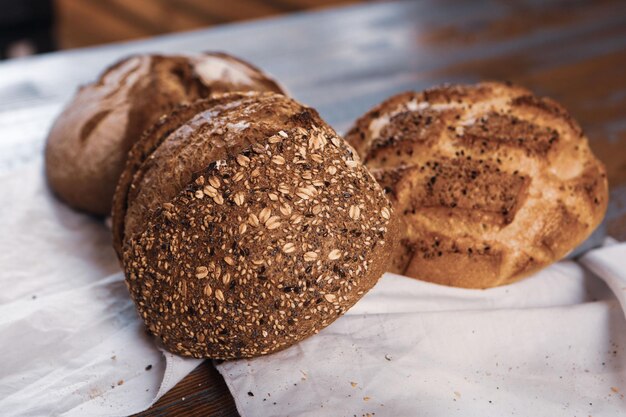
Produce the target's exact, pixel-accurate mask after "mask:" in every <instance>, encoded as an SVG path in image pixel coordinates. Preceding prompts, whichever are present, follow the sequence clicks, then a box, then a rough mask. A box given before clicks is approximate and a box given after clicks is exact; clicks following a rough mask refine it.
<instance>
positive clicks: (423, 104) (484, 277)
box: [346, 83, 608, 288]
mask: <svg viewBox="0 0 626 417" xmlns="http://www.w3.org/2000/svg"><path fill="white" fill-rule="evenodd" d="M346 139H347V140H348V141H349V142H350V143H351V144H352V145H353V146H354V147H355V148H356V149H357V151H358V152H359V154H360V155H361V156H362V158H363V160H364V163H365V164H366V166H368V167H369V168H370V169H371V171H372V173H373V174H374V176H375V177H376V178H377V180H378V181H379V182H380V184H381V185H382V186H383V187H384V189H385V190H386V192H387V195H388V197H389V198H390V199H391V200H392V203H393V205H394V207H395V208H396V212H397V213H398V215H399V216H401V218H402V221H403V223H404V227H403V234H402V238H401V245H400V246H399V247H398V249H397V252H396V253H395V256H394V268H393V270H394V271H395V272H398V273H403V274H405V275H409V276H412V277H415V278H419V279H422V280H426V281H432V282H435V283H439V284H445V285H454V286H460V287H469V288H487V287H492V286H497V285H502V284H507V283H510V282H513V281H515V280H517V279H519V278H521V277H524V276H526V275H528V274H530V273H532V272H534V271H537V270H538V269H540V268H542V267H544V266H546V265H548V264H550V263H552V262H554V261H556V260H558V259H560V258H562V257H563V256H564V255H566V254H567V253H568V252H569V251H570V250H572V249H573V248H574V247H575V246H577V245H578V244H579V243H580V242H582V241H583V240H584V239H585V238H586V237H587V236H589V234H590V233H591V232H592V231H593V230H594V229H595V228H596V226H598V224H599V223H600V222H601V220H602V218H603V216H604V212H605V210H606V207H607V201H608V189H607V178H606V173H605V169H604V167H603V165H602V164H601V163H600V162H599V161H598V160H597V159H596V158H595V157H594V156H593V154H592V153H591V150H590V149H589V146H588V144H587V139H586V138H585V136H584V134H583V132H582V130H581V128H580V127H579V125H578V124H577V123H576V122H575V121H574V120H573V119H572V117H571V116H570V115H569V114H568V113H567V111H566V110H565V109H564V108H563V107H561V106H560V105H559V104H557V103H556V102H554V101H553V100H551V99H548V98H539V97H536V96H534V95H532V94H531V93H530V92H529V91H528V90H526V89H524V88H521V87H517V86H512V85H509V84H501V83H481V84H478V85H474V86H442V87H437V88H433V89H430V90H426V91H424V92H421V93H414V92H407V93H404V94H399V95H397V96H394V97H391V98H390V99H388V100H386V101H385V102H383V103H382V104H380V105H378V106H376V107H375V108H374V109H372V110H371V111H369V112H368V113H367V114H365V115H364V116H363V117H361V118H360V119H359V120H358V121H357V122H356V124H355V126H354V127H353V128H352V129H351V130H350V132H349V133H348V135H347V137H346Z"/></svg>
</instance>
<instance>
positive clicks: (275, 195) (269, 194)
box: [267, 193, 278, 201]
mask: <svg viewBox="0 0 626 417" xmlns="http://www.w3.org/2000/svg"><path fill="white" fill-rule="evenodd" d="M267 196H268V197H269V199H270V200H272V201H278V195H277V194H274V193H268V194H267Z"/></svg>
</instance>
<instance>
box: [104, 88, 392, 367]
mask: <svg viewBox="0 0 626 417" xmlns="http://www.w3.org/2000/svg"><path fill="white" fill-rule="evenodd" d="M230 96H231V97H229V98H227V99H225V100H226V101H228V103H230V106H228V105H223V106H220V105H217V106H216V105H213V104H208V103H205V104H206V105H207V106H209V107H210V108H211V109H212V111H213V112H214V114H213V115H212V117H211V118H208V119H205V122H204V123H203V124H195V123H194V122H192V121H191V120H193V119H191V120H188V121H187V122H185V123H183V124H182V125H181V126H179V127H178V128H177V130H178V129H181V128H183V129H187V128H188V129H190V131H189V134H188V135H187V136H186V138H184V139H182V140H183V142H185V140H186V141H187V142H185V143H186V145H185V146H184V149H192V148H197V147H200V148H202V149H207V152H208V153H209V154H211V155H213V156H214V158H213V159H212V160H211V161H209V162H207V160H205V159H202V158H198V159H196V160H194V162H193V163H195V162H196V161H201V162H202V163H206V165H205V166H204V167H203V168H202V169H199V170H196V171H194V172H193V173H192V177H191V178H190V179H189V181H188V182H187V183H186V184H185V185H184V186H182V187H181V188H179V189H178V190H177V192H176V194H175V195H173V196H172V197H171V198H168V197H166V196H165V195H163V194H159V195H157V194H153V193H149V192H148V189H149V188H151V187H154V188H161V187H160V185H159V183H157V182H155V181H147V182H146V181H145V178H146V177H145V176H144V177H143V180H142V181H139V182H138V183H137V184H138V187H139V188H141V189H142V191H140V193H147V194H146V195H151V196H153V197H154V196H156V197H155V199H156V200H158V201H159V202H158V203H156V204H154V205H152V206H151V207H152V210H151V211H150V214H149V215H148V216H147V218H144V219H143V220H142V221H141V224H142V227H140V228H139V229H138V230H136V231H129V232H127V233H125V234H124V236H123V240H124V246H123V261H124V262H123V263H124V269H125V272H126V277H127V284H128V287H129V289H130V292H131V295H132V297H133V300H134V301H135V303H136V305H137V308H138V310H139V313H140V315H141V316H142V318H143V319H144V321H145V322H146V325H147V327H148V328H149V329H150V331H151V332H152V333H154V334H155V335H157V336H159V337H160V338H161V339H162V340H163V343H164V345H165V346H166V347H167V348H168V349H169V350H171V351H172V352H175V353H178V354H181V355H185V356H194V357H210V358H219V359H233V358H243V357H252V356H258V355H265V354H269V353H272V352H275V351H277V350H281V349H284V348H286V347H288V346H290V345H292V344H294V343H296V342H297V341H299V340H302V339H304V338H306V337H308V336H310V335H312V334H314V333H317V332H318V331H319V330H321V329H322V328H324V327H325V326H327V325H328V324H330V323H331V322H333V321H334V320H335V319H336V318H337V317H339V316H340V315H341V314H342V313H343V312H345V311H346V310H347V309H348V308H350V307H351V306H352V305H353V304H354V303H355V302H356V301H357V300H358V299H359V298H360V297H361V296H362V295H363V294H364V293H365V292H366V291H368V290H369V289H370V288H371V287H372V286H373V285H374V284H375V283H376V282H377V280H378V279H379V277H380V276H381V275H382V273H383V272H384V271H385V266H386V260H387V259H388V254H389V251H390V246H391V245H392V243H393V242H394V241H396V239H395V236H393V234H394V233H396V225H395V224H394V223H392V220H391V214H392V212H391V205H390V203H389V201H388V200H387V199H386V198H385V196H384V193H383V191H382V189H381V188H380V186H379V185H378V184H377V183H376V181H375V180H374V178H372V176H371V174H370V173H369V172H368V170H367V169H366V168H365V167H364V166H363V165H362V164H361V163H360V162H359V160H358V156H357V155H356V153H355V151H354V150H353V149H352V148H351V147H350V146H349V145H348V144H347V142H345V141H344V140H343V139H341V138H339V137H338V136H337V135H336V133H335V132H334V131H333V130H332V128H330V127H329V126H328V125H326V124H325V123H324V122H323V121H322V120H321V119H320V118H319V116H318V115H317V113H316V112H315V111H314V110H312V109H309V108H306V107H304V106H302V105H300V104H298V103H296V102H295V101H293V100H290V99H287V98H285V97H284V96H279V95H275V94H260V93H257V94H252V93H251V94H249V95H241V94H233V95H230ZM251 97H253V98H254V100H249V99H250V98H251ZM241 115H244V117H246V118H247V127H246V129H244V130H241V131H238V132H237V135H244V136H245V135H249V136H247V137H246V138H245V139H235V138H234V137H233V138H232V139H228V138H227V137H225V136H224V132H223V133H222V136H221V137H219V136H214V135H213V132H215V129H216V128H218V127H219V126H223V123H225V122H230V123H237V122H241V120H240V119H239V117H241ZM174 124H176V123H174ZM162 125H163V126H165V125H167V122H163V123H162ZM157 130H159V129H158V128H157ZM167 130H169V129H166V131H167ZM148 136H149V135H148ZM148 136H146V137H148ZM156 136H158V135H156ZM144 140H146V138H144ZM148 140H149V139H148ZM218 140H219V141H221V142H222V143H226V144H228V146H222V147H220V149H224V150H225V151H224V152H221V153H213V151H212V149H213V148H212V146H214V145H215V141H218ZM151 141H154V142H157V141H156V140H154V139H152V140H151ZM179 141H181V138H180V137H177V135H176V131H172V132H171V133H170V134H169V135H167V134H166V137H165V139H162V140H160V144H159V146H156V147H155V146H146V148H153V150H152V152H151V153H150V154H149V155H144V157H143V159H144V160H145V161H148V160H152V156H153V155H156V154H157V153H158V152H159V149H162V150H163V149H165V148H163V147H164V146H167V145H168V144H169V145H172V144H173V143H174V142H176V143H178V142H179ZM154 142H153V143H154ZM232 144H245V145H244V146H237V145H232ZM138 146H139V145H138ZM184 149H183V148H178V151H181V150H182V151H183V153H184ZM179 154H180V153H172V152H163V153H162V156H160V157H158V158H157V157H156V156H155V159H161V161H160V162H159V163H158V164H156V165H154V166H152V167H151V168H150V169H151V170H155V172H157V171H159V174H160V176H161V177H162V178H169V177H170V176H171V170H172V165H171V164H172V163H174V162H175V161H176V160H177V159H178V155H179ZM132 163H133V162H131V161H129V164H132ZM136 165H139V166H140V167H141V165H142V164H136ZM136 165H135V166H136ZM129 166H130V165H127V169H128V168H129ZM140 171H141V168H140V169H138V170H137V171H136V172H140ZM177 188H178V185H175V186H174V187H173V188H172V190H175V189H177ZM117 193H123V190H122V189H121V188H118V190H117ZM167 195H168V196H169V194H167ZM114 214H115V216H117V215H119V213H117V212H114ZM136 215H137V214H133V212H131V211H130V210H127V211H126V212H125V216H126V220H127V221H128V218H129V217H131V216H136Z"/></svg>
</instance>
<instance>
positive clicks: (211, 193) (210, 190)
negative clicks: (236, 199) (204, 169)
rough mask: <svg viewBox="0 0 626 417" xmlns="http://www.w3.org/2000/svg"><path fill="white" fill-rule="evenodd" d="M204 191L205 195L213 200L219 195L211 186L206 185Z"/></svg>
mask: <svg viewBox="0 0 626 417" xmlns="http://www.w3.org/2000/svg"><path fill="white" fill-rule="evenodd" d="M203 190H204V194H206V195H208V196H209V197H211V198H215V196H216V195H217V190H216V189H215V187H213V186H211V185H205V186H204V188H203Z"/></svg>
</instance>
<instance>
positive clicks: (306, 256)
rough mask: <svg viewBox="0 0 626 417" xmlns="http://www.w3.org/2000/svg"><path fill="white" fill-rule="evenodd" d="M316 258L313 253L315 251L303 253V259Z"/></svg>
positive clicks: (315, 254)
mask: <svg viewBox="0 0 626 417" xmlns="http://www.w3.org/2000/svg"><path fill="white" fill-rule="evenodd" d="M316 259H317V253H315V252H306V253H305V254H304V260H305V261H306V262H313V261H314V260H316Z"/></svg>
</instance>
